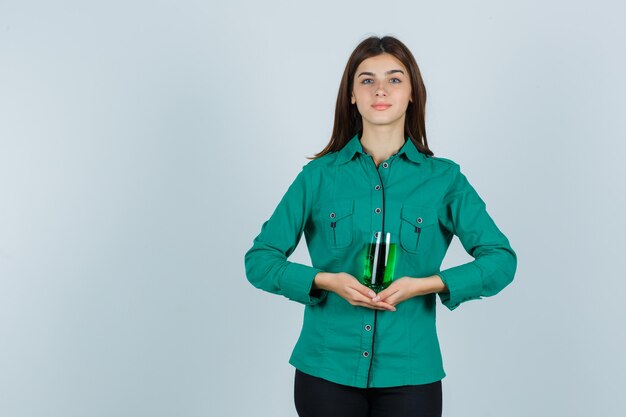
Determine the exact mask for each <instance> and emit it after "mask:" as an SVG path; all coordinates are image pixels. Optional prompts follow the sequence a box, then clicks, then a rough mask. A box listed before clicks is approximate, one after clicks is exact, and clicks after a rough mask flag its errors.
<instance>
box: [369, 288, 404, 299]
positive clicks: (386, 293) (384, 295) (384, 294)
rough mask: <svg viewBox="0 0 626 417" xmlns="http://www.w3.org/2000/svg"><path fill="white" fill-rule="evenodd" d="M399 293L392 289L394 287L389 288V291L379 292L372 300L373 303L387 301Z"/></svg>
mask: <svg viewBox="0 0 626 417" xmlns="http://www.w3.org/2000/svg"><path fill="white" fill-rule="evenodd" d="M397 292H398V290H397V289H395V288H392V287H388V288H387V289H385V290H383V291H381V292H379V293H378V295H377V296H376V297H374V298H373V299H372V301H382V300H386V299H387V298H388V297H390V296H392V295H393V294H395V293H397Z"/></svg>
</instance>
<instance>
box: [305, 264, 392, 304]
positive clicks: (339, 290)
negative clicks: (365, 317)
mask: <svg viewBox="0 0 626 417" xmlns="http://www.w3.org/2000/svg"><path fill="white" fill-rule="evenodd" d="M313 288H317V289H321V290H326V291H332V292H334V293H335V294H337V295H338V296H340V297H341V298H343V299H344V300H346V301H347V302H349V303H350V304H352V305H353V306H361V307H367V308H371V309H374V310H388V311H396V308H395V307H394V306H392V305H391V304H387V303H385V302H384V301H373V300H372V299H373V298H374V297H376V293H375V292H374V291H372V290H371V289H370V288H367V287H366V286H365V285H363V284H361V283H360V282H359V280H357V279H356V278H355V277H354V276H352V275H350V274H348V273H347V272H337V273H333V272H318V273H317V275H316V276H315V279H314V280H313Z"/></svg>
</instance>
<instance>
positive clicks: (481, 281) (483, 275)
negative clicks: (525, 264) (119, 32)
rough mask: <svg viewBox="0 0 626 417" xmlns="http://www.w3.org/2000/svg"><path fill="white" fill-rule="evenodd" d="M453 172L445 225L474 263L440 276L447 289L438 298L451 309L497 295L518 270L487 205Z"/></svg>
mask: <svg viewBox="0 0 626 417" xmlns="http://www.w3.org/2000/svg"><path fill="white" fill-rule="evenodd" d="M454 169H455V170H456V172H455V176H454V179H453V181H452V183H451V185H450V187H449V189H448V190H447V192H446V194H445V197H444V201H443V206H444V208H445V210H446V215H445V216H444V217H445V219H446V224H445V226H446V228H447V229H448V230H451V231H452V232H453V233H454V234H455V235H457V236H458V238H459V240H460V241H461V244H462V245H463V248H465V251H466V252H467V253H468V254H469V255H471V256H472V257H473V258H474V260H473V261H471V262H468V263H465V264H463V265H458V266H455V267H453V268H448V269H445V270H443V271H441V272H439V273H437V275H438V276H439V277H440V278H441V280H442V281H443V283H444V284H445V286H446V287H447V288H448V291H447V292H440V293H439V297H440V299H441V302H442V304H443V305H445V306H446V307H447V308H448V309H450V310H454V309H455V308H456V307H458V306H459V305H460V304H461V303H463V302H465V301H469V300H473V299H479V298H481V297H483V296H484V297H489V296H492V295H495V294H497V293H498V292H500V290H502V289H503V288H504V287H506V286H507V285H508V284H509V283H511V281H512V280H513V276H514V275H515V270H516V268H517V255H516V253H515V252H514V251H513V249H512V248H511V246H510V244H509V241H508V239H507V238H506V236H505V235H504V234H503V233H502V232H501V231H500V230H499V229H498V227H497V226H496V224H495V223H494V221H493V219H492V218H491V217H490V216H489V214H488V213H487V210H486V205H485V202H484V201H483V200H482V199H481V198H480V196H479V195H478V193H477V192H476V190H475V189H474V188H473V187H472V186H471V185H470V183H469V182H468V181H467V178H466V177H465V175H463V173H461V171H460V167H459V166H458V165H456V166H455V167H454Z"/></svg>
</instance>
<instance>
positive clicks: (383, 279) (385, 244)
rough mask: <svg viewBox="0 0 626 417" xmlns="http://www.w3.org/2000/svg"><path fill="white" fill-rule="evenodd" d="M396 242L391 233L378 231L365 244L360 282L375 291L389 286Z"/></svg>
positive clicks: (393, 270) (393, 269)
mask: <svg viewBox="0 0 626 417" xmlns="http://www.w3.org/2000/svg"><path fill="white" fill-rule="evenodd" d="M396 249H397V244H396V241H395V239H394V237H393V236H392V234H391V233H389V232H387V233H385V234H384V236H383V232H382V231H379V232H377V233H376V234H375V235H373V236H372V238H371V241H370V242H369V243H368V244H366V246H365V249H364V251H365V261H364V268H363V276H362V278H361V283H362V284H363V285H365V286H367V287H369V288H371V289H372V290H373V291H375V292H379V291H381V290H383V289H385V288H387V287H388V286H389V284H391V282H392V281H393V274H394V272H395V267H396V253H397V252H396Z"/></svg>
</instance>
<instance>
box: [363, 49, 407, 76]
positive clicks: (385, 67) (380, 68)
mask: <svg viewBox="0 0 626 417" xmlns="http://www.w3.org/2000/svg"><path fill="white" fill-rule="evenodd" d="M393 69H400V70H402V71H404V73H405V74H408V72H407V69H406V67H405V66H404V65H402V62H400V60H398V59H397V58H396V57H395V56H393V55H391V54H387V53H384V54H381V55H377V56H373V57H371V58H367V59H364V60H363V61H362V62H361V63H360V64H359V66H358V67H357V69H356V74H355V75H356V76H358V75H359V74H360V73H361V72H362V71H367V72H373V73H374V74H376V75H384V73H385V72H386V71H389V70H393Z"/></svg>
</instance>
